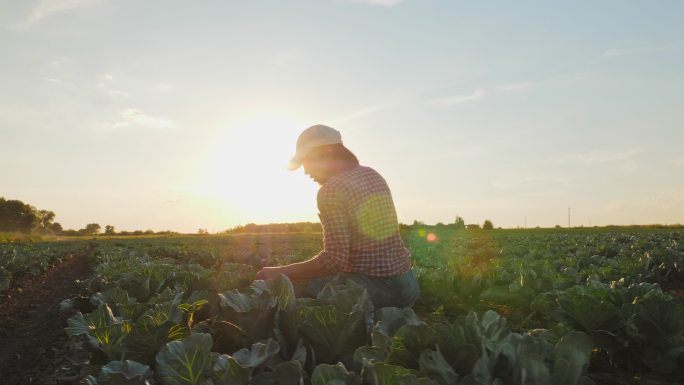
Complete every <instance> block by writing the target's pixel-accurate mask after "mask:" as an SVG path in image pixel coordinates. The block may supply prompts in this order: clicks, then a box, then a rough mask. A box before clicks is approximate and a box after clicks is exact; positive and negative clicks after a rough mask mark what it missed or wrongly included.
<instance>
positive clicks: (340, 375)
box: [311, 363, 361, 385]
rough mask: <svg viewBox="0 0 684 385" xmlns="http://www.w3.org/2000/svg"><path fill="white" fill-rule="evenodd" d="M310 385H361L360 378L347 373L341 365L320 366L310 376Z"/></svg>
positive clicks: (354, 374) (352, 373)
mask: <svg viewBox="0 0 684 385" xmlns="http://www.w3.org/2000/svg"><path fill="white" fill-rule="evenodd" d="M311 384H312V385H361V377H360V376H359V375H358V374H356V373H354V372H349V371H347V368H345V367H344V365H342V364H341V363H338V364H336V365H329V364H320V365H318V366H316V368H315V369H314V371H313V373H312V374H311Z"/></svg>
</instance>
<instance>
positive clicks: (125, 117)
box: [99, 108, 180, 130]
mask: <svg viewBox="0 0 684 385" xmlns="http://www.w3.org/2000/svg"><path fill="white" fill-rule="evenodd" d="M119 115H120V116H121V118H122V120H120V121H118V122H115V123H110V124H100V125H99V127H100V128H104V129H110V130H116V129H121V128H126V127H133V126H139V127H147V128H153V129H157V130H167V129H174V128H178V127H180V125H179V124H178V123H177V122H176V121H174V120H173V119H167V118H161V117H158V116H151V115H147V114H146V113H144V112H143V111H141V110H140V109H138V108H128V109H125V110H123V111H121V112H120V114H119Z"/></svg>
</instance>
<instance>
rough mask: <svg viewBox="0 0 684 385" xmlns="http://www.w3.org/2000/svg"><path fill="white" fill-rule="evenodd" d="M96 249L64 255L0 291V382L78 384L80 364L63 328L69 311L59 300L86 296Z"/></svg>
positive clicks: (4, 383) (11, 383)
mask: <svg viewBox="0 0 684 385" xmlns="http://www.w3.org/2000/svg"><path fill="white" fill-rule="evenodd" d="M91 255H92V250H86V251H84V252H81V253H79V254H76V255H72V256H70V257H67V258H66V259H64V260H63V261H62V262H61V263H59V264H58V265H56V266H53V267H52V268H51V269H49V270H48V271H46V272H43V273H42V274H40V275H38V276H23V277H20V278H19V279H18V280H17V281H15V282H13V285H12V287H10V288H9V289H8V290H6V291H4V292H2V293H0V384H2V385H15V384H45V385H47V384H50V385H53V384H69V383H77V379H78V378H80V376H78V373H77V370H78V369H77V362H74V361H75V360H79V359H80V358H78V357H75V356H74V352H73V351H71V350H73V349H72V347H71V346H70V345H72V344H71V343H70V341H69V339H68V338H67V335H66V333H65V332H64V327H65V326H66V319H67V318H68V317H69V316H70V314H61V313H60V311H59V303H60V302H61V301H62V300H64V299H67V298H70V297H74V296H77V295H80V294H85V293H84V292H83V291H84V287H83V283H82V281H83V280H85V279H86V278H89V277H90V276H91V274H92V263H91V258H90V257H91Z"/></svg>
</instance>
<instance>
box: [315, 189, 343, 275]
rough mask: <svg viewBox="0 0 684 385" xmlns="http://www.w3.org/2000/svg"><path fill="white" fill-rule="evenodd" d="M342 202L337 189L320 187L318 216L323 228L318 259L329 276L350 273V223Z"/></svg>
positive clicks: (340, 194)
mask: <svg viewBox="0 0 684 385" xmlns="http://www.w3.org/2000/svg"><path fill="white" fill-rule="evenodd" d="M344 202H345V199H344V198H343V197H342V192H341V191H339V190H337V189H328V188H325V187H322V188H321V189H320V190H319V192H318V197H317V203H318V211H319V214H318V216H319V218H320V220H321V225H322V226H323V250H322V251H321V252H320V253H319V254H318V259H319V260H320V261H321V262H322V263H323V266H324V267H325V269H326V270H327V271H328V272H329V273H331V274H332V273H340V272H348V271H351V265H352V264H351V261H350V252H349V249H350V236H351V231H350V226H351V223H350V222H349V217H348V215H347V210H346V205H345V204H344Z"/></svg>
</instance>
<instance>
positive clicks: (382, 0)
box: [347, 0, 404, 7]
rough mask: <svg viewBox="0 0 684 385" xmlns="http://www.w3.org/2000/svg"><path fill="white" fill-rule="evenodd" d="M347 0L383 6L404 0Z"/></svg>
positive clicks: (393, 4) (389, 5) (391, 5)
mask: <svg viewBox="0 0 684 385" xmlns="http://www.w3.org/2000/svg"><path fill="white" fill-rule="evenodd" d="M347 1H353V2H355V3H367V4H371V5H381V6H384V7H393V6H395V5H397V4H399V3H401V2H403V1H404V0H347Z"/></svg>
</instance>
